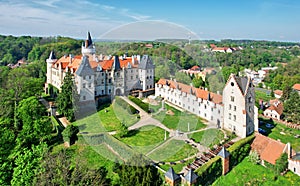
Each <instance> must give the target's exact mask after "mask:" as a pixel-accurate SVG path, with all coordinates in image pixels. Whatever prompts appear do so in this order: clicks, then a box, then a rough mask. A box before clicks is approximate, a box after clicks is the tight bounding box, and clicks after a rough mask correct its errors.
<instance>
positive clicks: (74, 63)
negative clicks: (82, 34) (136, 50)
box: [45, 33, 155, 105]
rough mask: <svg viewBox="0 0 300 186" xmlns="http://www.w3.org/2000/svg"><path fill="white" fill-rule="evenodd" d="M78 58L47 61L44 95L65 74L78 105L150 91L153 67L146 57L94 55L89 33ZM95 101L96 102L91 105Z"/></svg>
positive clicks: (61, 81)
mask: <svg viewBox="0 0 300 186" xmlns="http://www.w3.org/2000/svg"><path fill="white" fill-rule="evenodd" d="M81 52H82V55H79V56H73V55H69V56H67V55H66V56H63V57H61V58H59V59H57V58H56V56H55V54H54V52H53V51H52V52H51V54H50V56H49V58H48V59H47V81H46V83H45V88H46V92H48V93H50V94H51V93H52V92H53V87H55V88H56V89H58V90H60V88H61V86H62V83H63V79H64V77H65V76H66V73H67V72H70V73H71V74H73V75H74V80H75V84H76V87H77V92H78V94H79V96H80V98H79V102H80V103H94V104H96V105H97V103H98V100H101V99H102V98H105V97H111V98H112V97H114V96H116V95H127V94H129V93H130V92H131V91H136V90H138V91H154V68H155V67H154V64H153V62H152V59H151V58H150V56H148V55H144V56H142V57H140V56H139V55H137V56H131V57H128V56H127V55H124V56H120V57H119V56H103V55H102V54H101V55H96V47H95V45H94V43H93V41H92V38H91V35H90V33H88V37H87V40H86V41H85V43H84V44H83V45H82V48H81ZM95 101H96V102H95Z"/></svg>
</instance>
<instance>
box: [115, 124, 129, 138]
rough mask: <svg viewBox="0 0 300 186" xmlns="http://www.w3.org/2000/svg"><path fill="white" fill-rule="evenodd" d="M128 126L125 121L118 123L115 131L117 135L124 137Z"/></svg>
mask: <svg viewBox="0 0 300 186" xmlns="http://www.w3.org/2000/svg"><path fill="white" fill-rule="evenodd" d="M128 132H129V131H128V127H127V125H126V123H125V122H124V121H122V122H121V124H120V128H119V130H118V132H117V135H118V136H119V137H120V138H123V137H126V136H127V134H128Z"/></svg>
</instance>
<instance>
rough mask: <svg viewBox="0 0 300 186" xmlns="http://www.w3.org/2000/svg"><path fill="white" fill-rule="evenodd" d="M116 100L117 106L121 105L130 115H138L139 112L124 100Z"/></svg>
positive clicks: (116, 98)
mask: <svg viewBox="0 0 300 186" xmlns="http://www.w3.org/2000/svg"><path fill="white" fill-rule="evenodd" d="M115 100H116V104H118V105H120V106H121V107H122V108H123V109H126V110H127V112H128V113H129V114H135V113H137V110H136V109H135V108H134V107H133V106H131V105H129V104H128V103H127V102H126V101H124V100H123V99H121V98H119V97H115Z"/></svg>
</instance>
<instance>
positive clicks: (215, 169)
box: [195, 135, 255, 185]
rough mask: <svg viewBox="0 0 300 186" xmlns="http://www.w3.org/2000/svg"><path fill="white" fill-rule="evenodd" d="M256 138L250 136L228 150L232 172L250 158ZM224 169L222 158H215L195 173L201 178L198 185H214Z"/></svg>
mask: <svg viewBox="0 0 300 186" xmlns="http://www.w3.org/2000/svg"><path fill="white" fill-rule="evenodd" d="M254 138H255V135H251V136H248V137H247V138H244V139H241V140H240V141H238V142H236V143H234V144H233V145H232V146H231V147H229V148H228V149H227V150H228V152H229V153H230V157H229V162H230V170H231V169H232V167H234V166H235V165H237V164H238V163H240V162H241V161H242V160H243V159H244V158H245V157H246V156H248V154H249V152H250V150H251V146H250V144H251V143H252V141H253V139H254ZM222 169H223V167H222V159H221V157H220V156H215V157H214V158H212V159H210V160H209V161H208V162H207V163H206V164H204V165H203V166H201V167H200V168H199V169H197V170H196V171H195V172H196V173H197V174H198V176H199V178H198V183H199V184H200V185H210V184H212V183H213V182H214V181H215V180H216V179H217V178H218V177H220V176H221V175H222Z"/></svg>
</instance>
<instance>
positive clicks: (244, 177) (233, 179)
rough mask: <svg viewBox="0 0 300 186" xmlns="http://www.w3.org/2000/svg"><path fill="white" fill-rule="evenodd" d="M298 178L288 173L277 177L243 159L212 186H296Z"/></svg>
mask: <svg viewBox="0 0 300 186" xmlns="http://www.w3.org/2000/svg"><path fill="white" fill-rule="evenodd" d="M299 183H300V177H299V176H297V175H295V174H293V173H291V172H288V173H287V174H286V175H284V176H278V177H276V175H275V174H274V172H273V171H272V170H270V169H267V168H265V167H263V166H261V165H254V164H253V163H251V162H249V161H248V158H245V159H244V160H243V161H242V162H241V163H240V164H238V165H237V166H236V167H234V169H233V170H231V171H230V172H229V173H228V174H227V175H225V176H221V177H220V178H219V179H217V180H216V181H215V182H214V184H213V185H220V186H225V185H228V186H229V185H230V186H231V185H266V186H269V185H297V184H299Z"/></svg>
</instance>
